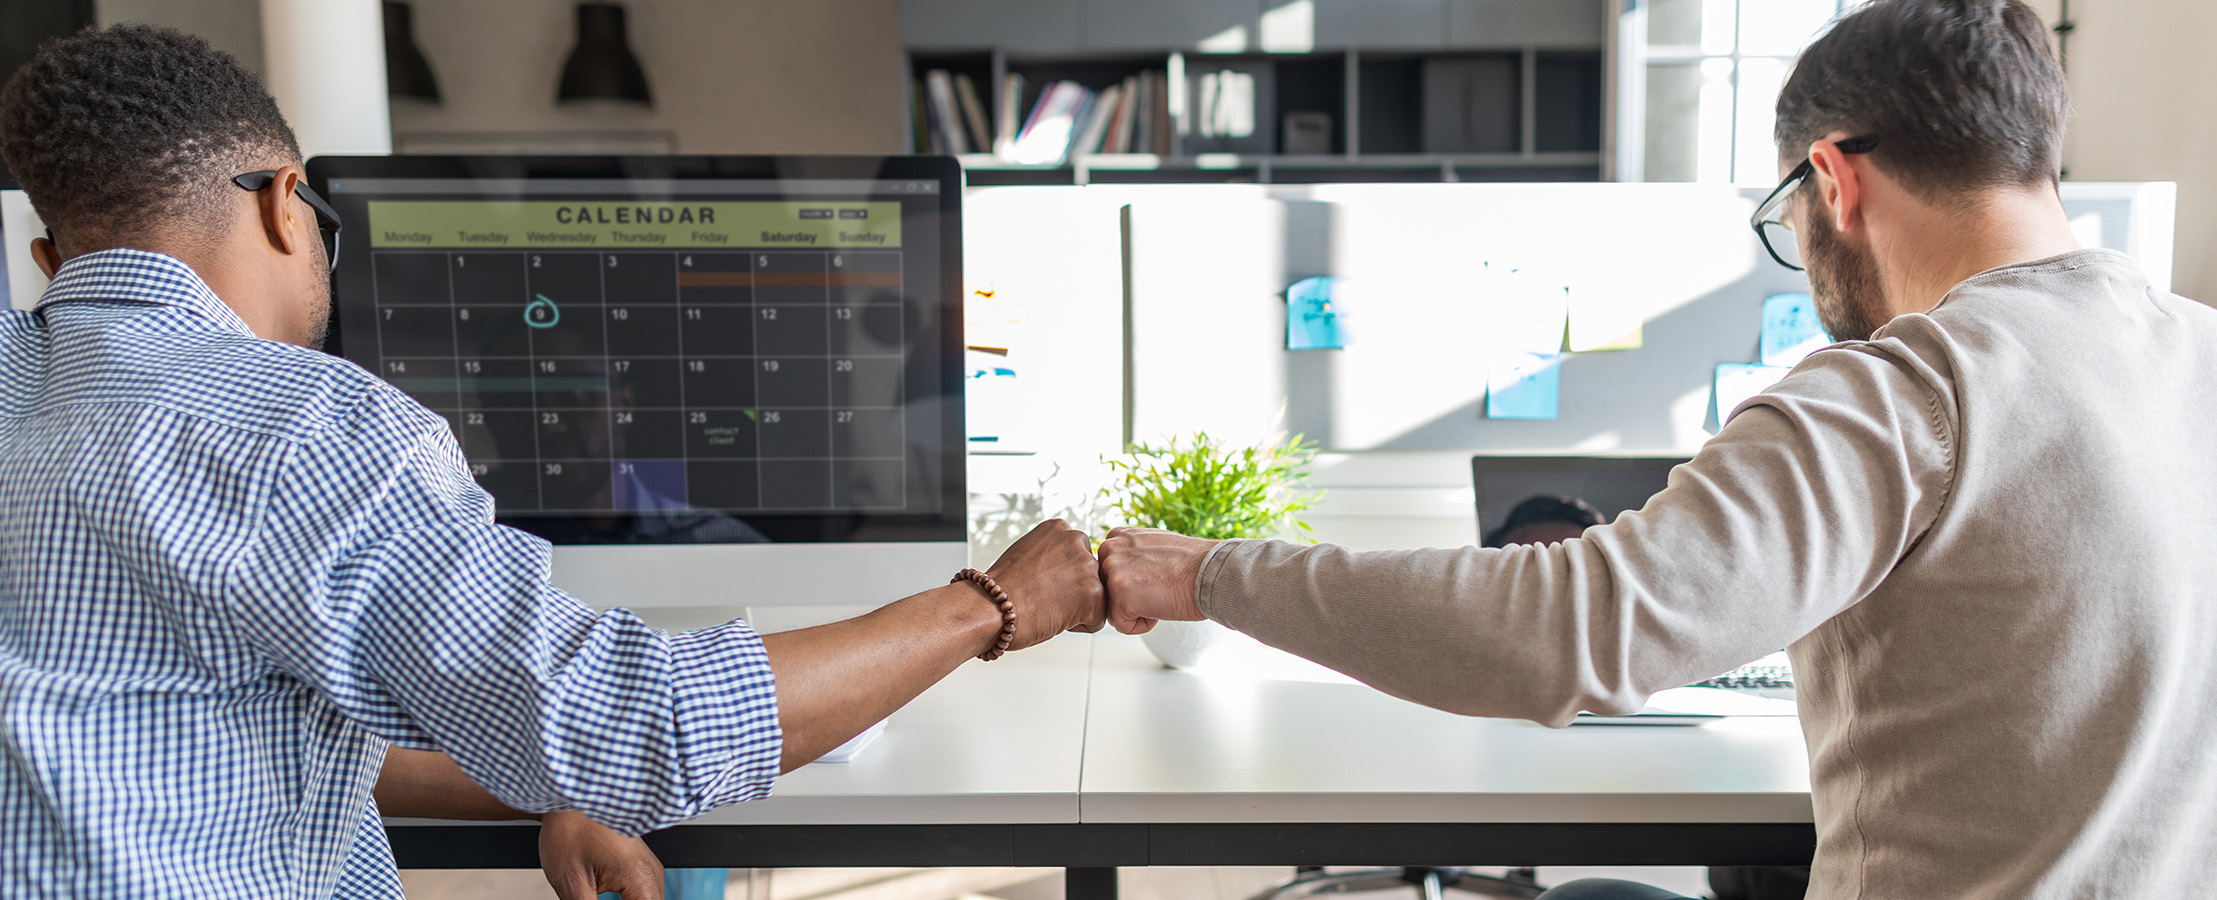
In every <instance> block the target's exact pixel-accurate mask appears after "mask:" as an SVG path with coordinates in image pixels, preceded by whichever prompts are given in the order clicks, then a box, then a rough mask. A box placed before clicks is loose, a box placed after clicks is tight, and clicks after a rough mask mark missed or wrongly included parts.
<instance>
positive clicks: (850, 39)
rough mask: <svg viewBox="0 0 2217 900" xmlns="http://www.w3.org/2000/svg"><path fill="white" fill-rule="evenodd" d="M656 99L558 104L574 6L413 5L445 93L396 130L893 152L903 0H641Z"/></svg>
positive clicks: (399, 113) (537, 0) (503, 1)
mask: <svg viewBox="0 0 2217 900" xmlns="http://www.w3.org/2000/svg"><path fill="white" fill-rule="evenodd" d="M625 7H626V8H627V9H628V10H629V12H630V16H629V18H630V29H631V46H632V50H633V51H634V52H635V53H637V54H638V56H639V59H640V62H641V64H642V65H644V66H645V68H646V70H647V80H648V82H649V84H650V85H651V87H652V88H653V91H654V100H655V104H654V108H653V109H652V110H618V109H584V110H581V109H571V108H561V107H557V106H556V105H555V103H554V90H555V83H556V81H557V79H558V78H559V76H560V74H561V71H562V62H563V60H564V59H565V58H566V57H567V56H568V55H569V51H570V47H571V46H572V45H574V44H575V42H576V25H575V13H574V12H573V10H574V8H575V7H574V4H570V3H561V2H549V0H440V2H423V0H418V2H416V3H415V4H414V8H415V15H416V40H417V44H418V45H419V46H421V47H422V48H423V52H424V55H425V56H427V57H429V58H430V60H431V67H432V69H433V70H434V71H435V72H436V73H437V75H438V79H439V89H440V91H441V92H442V93H443V94H444V102H443V103H442V104H441V105H439V106H435V107H432V106H403V105H401V104H398V103H396V104H395V108H394V110H393V133H394V135H395V137H396V139H398V141H399V142H400V143H401V144H402V145H403V146H405V145H406V143H407V137H408V136H409V135H412V134H420V133H426V132H432V133H484V132H495V133H497V132H508V133H539V134H545V133H556V132H601V133H608V132H619V133H620V132H663V133H668V134H671V135H673V136H674V137H675V139H676V140H675V146H674V148H673V149H675V150H676V151H677V152H680V153H892V152H897V151H898V149H899V139H900V136H901V134H902V130H901V109H902V102H901V92H902V91H903V90H904V89H905V88H904V85H903V78H902V74H901V48H900V14H899V6H898V0H810V2H807V3H790V2H779V0H630V2H628V3H626V4H625Z"/></svg>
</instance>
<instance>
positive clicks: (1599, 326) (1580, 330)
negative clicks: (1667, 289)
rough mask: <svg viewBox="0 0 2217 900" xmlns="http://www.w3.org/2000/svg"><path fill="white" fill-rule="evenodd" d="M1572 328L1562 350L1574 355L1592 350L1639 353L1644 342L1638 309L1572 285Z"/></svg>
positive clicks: (1618, 300) (1606, 295)
mask: <svg viewBox="0 0 2217 900" xmlns="http://www.w3.org/2000/svg"><path fill="white" fill-rule="evenodd" d="M1565 295H1566V296H1567V297H1568V298H1569V301H1570V310H1569V312H1570V328H1569V333H1568V337H1567V339H1566V340H1565V342H1564V345H1563V348H1564V349H1566V350H1569V351H1570V352H1572V353H1585V352H1587V351H1589V350H1637V349H1639V348H1640V345H1641V344H1642V343H1643V341H1644V339H1645V338H1644V335H1643V334H1642V326H1643V325H1645V324H1646V323H1645V322H1643V321H1642V320H1641V316H1640V310H1639V308H1638V307H1637V306H1636V305H1634V304H1632V303H1629V302H1627V301H1626V300H1625V299H1624V298H1621V297H1612V296H1610V295H1608V294H1605V293H1602V292H1599V291H1592V290H1580V289H1579V288H1578V286H1576V285H1572V286H1571V287H1570V288H1569V289H1568V290H1567V291H1565Z"/></svg>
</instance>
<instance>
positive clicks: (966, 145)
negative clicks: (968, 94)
mask: <svg viewBox="0 0 2217 900" xmlns="http://www.w3.org/2000/svg"><path fill="white" fill-rule="evenodd" d="M924 94H925V96H926V97H927V98H929V100H930V106H931V125H932V133H933V135H934V136H935V137H937V138H938V143H939V145H940V147H941V148H942V149H943V151H944V152H946V153H954V154H963V153H968V152H970V141H969V138H968V137H966V136H965V135H964V134H963V127H962V113H961V111H960V110H958V109H957V108H956V106H955V86H954V79H953V78H951V77H949V76H948V75H947V70H945V69H933V70H931V71H929V72H926V73H924Z"/></svg>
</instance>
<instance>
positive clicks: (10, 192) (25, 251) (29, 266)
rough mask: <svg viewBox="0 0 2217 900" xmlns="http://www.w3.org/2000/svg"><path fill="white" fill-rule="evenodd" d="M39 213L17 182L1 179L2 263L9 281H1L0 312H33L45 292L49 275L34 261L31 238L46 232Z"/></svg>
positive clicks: (0, 236)
mask: <svg viewBox="0 0 2217 900" xmlns="http://www.w3.org/2000/svg"><path fill="white" fill-rule="evenodd" d="M45 231H46V228H45V226H44V225H42V224H40V222H39V218H38V213H37V212H36V211H34V210H32V209H31V197H30V195H29V194H25V193H23V191H22V190H21V189H19V188H17V187H16V183H15V182H13V181H10V180H8V179H6V178H0V262H4V263H5V265H4V268H5V269H6V276H7V277H6V278H5V279H0V309H7V308H9V307H13V308H15V309H30V308H32V307H34V306H37V305H38V298H39V295H40V294H41V293H44V292H45V291H46V273H45V272H41V271H39V267H38V263H36V262H34V261H33V260H32V259H31V239H32V238H35V237H38V236H39V235H41V234H43V233H45Z"/></svg>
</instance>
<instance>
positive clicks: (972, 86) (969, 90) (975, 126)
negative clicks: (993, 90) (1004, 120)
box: [955, 75, 993, 153]
mask: <svg viewBox="0 0 2217 900" xmlns="http://www.w3.org/2000/svg"><path fill="white" fill-rule="evenodd" d="M955 99H957V100H960V101H961V102H962V124H963V125H964V126H966V127H968V128H969V132H968V137H969V139H970V152H972V153H984V152H986V151H987V150H990V149H992V148H993V132H992V130H991V129H988V128H986V127H985V103H984V102H983V101H981V100H980V99H979V98H978V84H977V82H975V81H971V80H970V76H968V75H956V76H955Z"/></svg>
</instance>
